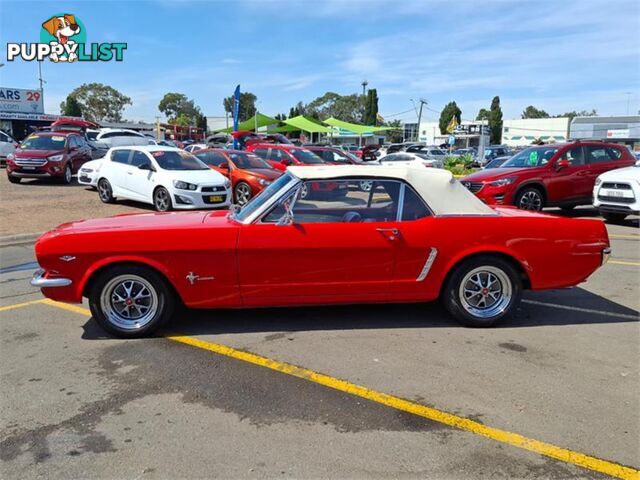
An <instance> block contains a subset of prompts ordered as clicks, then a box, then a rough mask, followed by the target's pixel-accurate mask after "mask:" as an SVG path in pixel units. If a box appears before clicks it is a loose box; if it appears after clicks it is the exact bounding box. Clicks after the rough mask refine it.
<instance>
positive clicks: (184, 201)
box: [171, 186, 233, 210]
mask: <svg viewBox="0 0 640 480" xmlns="http://www.w3.org/2000/svg"><path fill="white" fill-rule="evenodd" d="M203 189H205V191H203ZM232 198H233V197H232V195H231V189H230V188H225V189H224V190H221V189H220V187H216V186H204V187H200V188H198V190H182V189H178V188H172V189H171V199H172V201H173V208H175V209H179V210H190V209H205V208H229V206H231V200H232Z"/></svg>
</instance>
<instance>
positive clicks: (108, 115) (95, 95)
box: [60, 83, 133, 122]
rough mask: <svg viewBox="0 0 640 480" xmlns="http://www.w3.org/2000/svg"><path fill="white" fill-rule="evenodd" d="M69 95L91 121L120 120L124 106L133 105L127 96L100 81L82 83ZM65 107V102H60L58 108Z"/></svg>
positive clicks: (62, 108)
mask: <svg viewBox="0 0 640 480" xmlns="http://www.w3.org/2000/svg"><path fill="white" fill-rule="evenodd" d="M69 97H73V98H74V99H75V100H76V102H77V103H78V105H79V106H80V110H81V111H82V113H83V115H84V118H86V119H87V120H91V121H93V122H102V121H108V122H121V121H122V112H123V110H124V107H126V106H127V105H133V104H132V103H131V99H130V98H129V97H127V96H126V95H124V94H122V93H120V92H119V91H118V90H116V89H115V88H113V87H110V86H109V85H104V84H102V83H83V84H82V85H80V86H79V87H78V88H76V89H75V90H73V91H72V92H71V93H70V94H69V95H68V96H67V99H68V98H69ZM66 108H67V102H66V101H65V102H62V103H61V104H60V109H61V110H62V111H65V110H66Z"/></svg>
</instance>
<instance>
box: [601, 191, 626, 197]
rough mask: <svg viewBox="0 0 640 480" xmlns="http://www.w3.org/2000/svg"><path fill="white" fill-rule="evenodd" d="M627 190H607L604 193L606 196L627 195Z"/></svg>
mask: <svg viewBox="0 0 640 480" xmlns="http://www.w3.org/2000/svg"><path fill="white" fill-rule="evenodd" d="M625 193H626V192H624V191H622V190H605V191H604V195H605V196H606V197H620V198H622V197H626V195H625Z"/></svg>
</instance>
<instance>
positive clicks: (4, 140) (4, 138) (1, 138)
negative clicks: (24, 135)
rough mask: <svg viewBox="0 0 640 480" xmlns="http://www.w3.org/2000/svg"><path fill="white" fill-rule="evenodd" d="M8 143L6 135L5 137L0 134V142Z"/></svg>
mask: <svg viewBox="0 0 640 480" xmlns="http://www.w3.org/2000/svg"><path fill="white" fill-rule="evenodd" d="M8 141H9V137H8V136H7V135H5V134H4V133H2V132H0V142H4V143H6V142H8Z"/></svg>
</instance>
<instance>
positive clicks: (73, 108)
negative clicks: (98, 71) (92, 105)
mask: <svg viewBox="0 0 640 480" xmlns="http://www.w3.org/2000/svg"><path fill="white" fill-rule="evenodd" d="M60 113H62V115H66V116H68V117H81V116H82V108H81V107H80V104H79V103H78V101H77V100H76V97H74V96H73V95H67V99H66V100H64V101H63V102H62V103H61V104H60Z"/></svg>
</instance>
